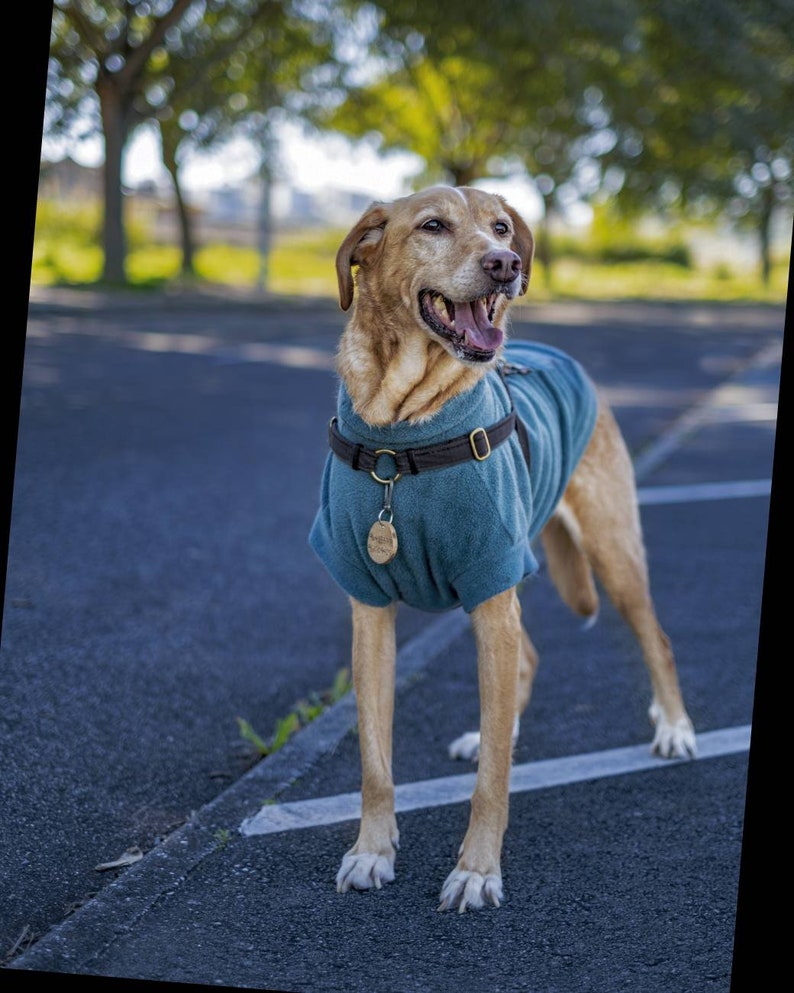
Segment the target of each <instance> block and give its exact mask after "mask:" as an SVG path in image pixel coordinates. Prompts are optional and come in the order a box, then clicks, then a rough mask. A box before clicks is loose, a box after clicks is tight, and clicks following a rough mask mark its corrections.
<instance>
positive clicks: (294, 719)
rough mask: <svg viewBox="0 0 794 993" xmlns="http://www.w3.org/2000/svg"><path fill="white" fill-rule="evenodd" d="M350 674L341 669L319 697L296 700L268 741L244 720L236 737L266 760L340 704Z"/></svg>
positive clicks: (278, 722)
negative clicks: (338, 702) (299, 732)
mask: <svg viewBox="0 0 794 993" xmlns="http://www.w3.org/2000/svg"><path fill="white" fill-rule="evenodd" d="M352 685H353V684H352V682H351V679H350V670H349V669H348V668H347V667H346V666H345V667H343V668H341V669H340V670H339V671H338V672H337V674H336V676H335V677H334V681H333V684H332V685H331V686H330V687H329V688H328V689H327V690H323V691H322V692H321V693H310V694H309V697H308V699H305V700H298V702H297V703H296V704H295V705H294V709H293V710H291V711H290V712H289V713H288V714H286V716H284V717H280V718H279V719H278V720H277V721H276V723H275V725H274V728H273V733H272V734H271V736H270V738H269V739H267V740H266V739H264V738H263V737H262V736H261V735H259V734H258V733H257V732H256V731H255V730H254V728H253V726H252V725H251V723H250V722H249V721H248V720H246V719H245V718H244V717H238V718H237V726H238V728H239V731H240V736H241V737H242V738H243V739H244V740H245V741H246V742H248V744H249V745H251V746H252V747H253V750H254V752H255V753H256V754H257V755H258V756H259V757H260V758H266V757H267V756H268V755H272V754H273V753H274V752H277V751H278V750H279V749H280V748H282V747H283V746H284V745H285V744H286V743H287V742H288V741H289V739H290V738H291V737H292V736H293V735H294V734H297V732H298V731H300V730H301V728H304V727H306V725H307V724H311V722H312V721H313V720H315V719H316V718H317V717H319V716H320V714H322V713H323V711H324V710H327V709H328V707H331V706H333V704H335V703H336V702H337V701H338V700H341V699H342V697H343V696H345V694H346V693H348V692H349V691H350V689H351V688H352Z"/></svg>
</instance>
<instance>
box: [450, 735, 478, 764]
mask: <svg viewBox="0 0 794 993" xmlns="http://www.w3.org/2000/svg"><path fill="white" fill-rule="evenodd" d="M449 757H450V758H451V759H468V760H469V761H470V762H476V761H477V759H478V758H479V757H480V732H479V731H467V732H466V734H462V735H461V736H460V737H459V738H456V739H455V740H454V741H453V742H452V744H451V745H450V746H449Z"/></svg>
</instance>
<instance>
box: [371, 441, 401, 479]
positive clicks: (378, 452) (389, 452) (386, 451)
mask: <svg viewBox="0 0 794 993" xmlns="http://www.w3.org/2000/svg"><path fill="white" fill-rule="evenodd" d="M378 455H392V456H394V458H397V452H394V451H392V450H391V448H378V449H376V450H375V456H376V459H375V464H376V465H377V456H378ZM369 474H370V476H372V478H373V479H374V480H375V482H376V483H382V484H383V485H384V486H386V485H387V484H388V483H396V482H397V480H398V479H399V478H400V476H402V473H401V472H398V473H397V475H396V476H392V478H391V479H381V478H380V476H379V475H378V474H377V473H376V472H375V470H374V469H370V472H369Z"/></svg>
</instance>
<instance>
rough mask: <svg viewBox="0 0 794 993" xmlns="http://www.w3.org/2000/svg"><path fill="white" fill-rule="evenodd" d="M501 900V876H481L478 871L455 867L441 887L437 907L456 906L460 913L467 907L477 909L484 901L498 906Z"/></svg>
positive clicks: (490, 874) (494, 874) (443, 908)
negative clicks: (439, 901) (439, 900)
mask: <svg viewBox="0 0 794 993" xmlns="http://www.w3.org/2000/svg"><path fill="white" fill-rule="evenodd" d="M501 900H502V877H501V876H499V875H497V874H496V873H489V874H488V875H487V876H483V875H481V874H480V873H479V872H469V871H468V870H465V869H455V870H454V871H453V872H451V873H450V874H449V876H448V877H447V880H446V882H445V883H444V885H443V886H442V887H441V903H440V904H439V905H438V909H439V910H453V909H454V908H455V907H457V908H458V913H460V914H462V913H465V911H466V910H467V909H468V908H471V909H472V910H479V909H480V907H483V906H485V904H486V903H491V904H493V906H494V907H499V906H500V905H501Z"/></svg>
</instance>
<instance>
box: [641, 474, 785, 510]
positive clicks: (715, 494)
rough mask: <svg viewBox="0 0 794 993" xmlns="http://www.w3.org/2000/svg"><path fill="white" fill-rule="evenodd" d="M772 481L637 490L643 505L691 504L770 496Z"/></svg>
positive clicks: (648, 487) (735, 481) (649, 487)
mask: <svg viewBox="0 0 794 993" xmlns="http://www.w3.org/2000/svg"><path fill="white" fill-rule="evenodd" d="M771 492H772V480H771V479H743V480H734V481H732V482H724V483H689V484H687V485H680V486H642V487H640V488H639V489H638V490H637V497H638V498H639V502H640V504H641V505H644V504H650V503H690V502H692V501H695V500H735V499H737V498H740V497H759V496H769V495H770V493H771Z"/></svg>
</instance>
